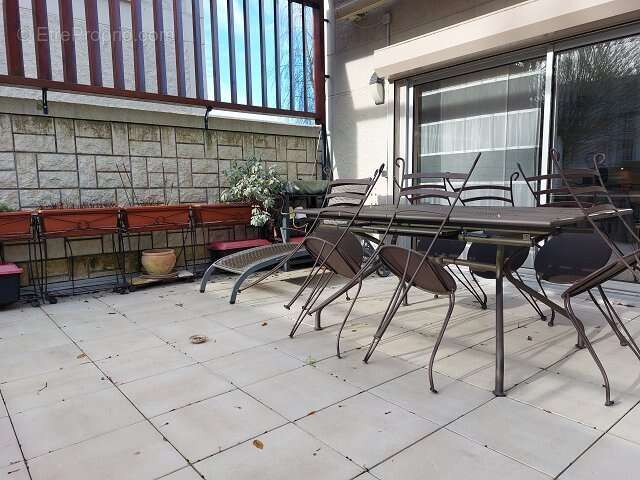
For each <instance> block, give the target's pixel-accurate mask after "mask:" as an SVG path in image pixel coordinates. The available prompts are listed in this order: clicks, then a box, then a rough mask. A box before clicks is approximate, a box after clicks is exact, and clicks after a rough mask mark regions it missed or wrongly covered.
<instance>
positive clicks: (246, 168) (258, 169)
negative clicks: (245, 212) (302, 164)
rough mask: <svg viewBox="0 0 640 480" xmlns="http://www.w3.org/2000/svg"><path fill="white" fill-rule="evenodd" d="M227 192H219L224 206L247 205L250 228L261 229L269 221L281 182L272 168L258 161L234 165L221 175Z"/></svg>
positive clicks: (251, 160) (252, 159)
mask: <svg viewBox="0 0 640 480" xmlns="http://www.w3.org/2000/svg"><path fill="white" fill-rule="evenodd" d="M223 173H224V174H225V175H226V177H227V182H228V183H229V189H228V190H225V191H224V192H222V201H224V202H247V203H250V204H251V206H252V209H251V225H253V226H254V227H262V226H264V225H265V224H266V223H267V222H268V221H269V220H271V218H272V214H273V210H274V208H275V206H276V199H277V197H278V194H280V192H281V191H282V180H281V179H280V177H278V172H277V171H276V169H275V168H274V167H269V166H267V164H266V163H265V162H263V161H260V160H258V159H257V158H251V159H249V160H247V161H246V162H243V163H238V162H234V163H233V164H232V165H231V167H229V168H228V169H227V170H225V171H224V172H223Z"/></svg>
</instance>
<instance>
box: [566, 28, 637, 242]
mask: <svg viewBox="0 0 640 480" xmlns="http://www.w3.org/2000/svg"><path fill="white" fill-rule="evenodd" d="M555 77H556V84H555V128H554V133H555V135H554V146H555V148H556V149H558V151H559V152H560V155H561V161H562V165H563V167H565V168H567V167H569V168H570V167H590V166H593V159H594V156H596V155H598V166H599V168H600V172H601V173H602V176H603V179H604V180H605V182H606V184H607V189H608V190H609V191H610V192H611V193H612V194H613V197H614V199H615V203H616V204H617V206H619V207H624V208H631V209H632V210H633V216H629V222H630V223H632V224H633V225H634V228H635V229H636V230H638V228H640V36H631V37H627V38H622V39H617V40H611V41H607V42H601V43H596V44H592V45H586V46H582V47H579V48H573V49H571V50H565V51H561V52H558V53H556V54H555ZM609 227H610V229H611V233H612V234H614V235H615V236H616V237H617V239H618V240H622V239H624V237H625V236H627V232H626V231H625V229H624V228H621V225H619V224H616V223H615V222H610V225H609ZM627 238H628V237H627Z"/></svg>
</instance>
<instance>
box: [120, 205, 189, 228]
mask: <svg viewBox="0 0 640 480" xmlns="http://www.w3.org/2000/svg"><path fill="white" fill-rule="evenodd" d="M190 208H191V207H190V206H189V205H149V206H139V207H125V208H124V209H123V212H124V224H125V228H126V230H127V231H128V232H153V231H157V230H181V229H184V228H189V227H190V225H191V215H190Z"/></svg>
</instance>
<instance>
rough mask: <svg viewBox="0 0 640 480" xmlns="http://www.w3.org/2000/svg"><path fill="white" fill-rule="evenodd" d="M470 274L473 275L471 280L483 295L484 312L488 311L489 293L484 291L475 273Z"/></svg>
mask: <svg viewBox="0 0 640 480" xmlns="http://www.w3.org/2000/svg"><path fill="white" fill-rule="evenodd" d="M470 273H471V278H472V279H473V282H474V283H475V284H476V286H477V287H478V288H479V289H480V292H481V293H482V302H481V303H480V306H482V309H483V310H486V309H487V292H485V291H484V288H482V285H480V282H478V279H477V278H476V276H475V275H474V273H473V272H470ZM474 290H475V288H474Z"/></svg>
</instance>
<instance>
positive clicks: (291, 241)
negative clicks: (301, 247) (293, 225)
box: [289, 237, 305, 243]
mask: <svg viewBox="0 0 640 480" xmlns="http://www.w3.org/2000/svg"><path fill="white" fill-rule="evenodd" d="M304 239H305V237H291V238H290V239H289V243H302V241H303V240H304Z"/></svg>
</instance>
